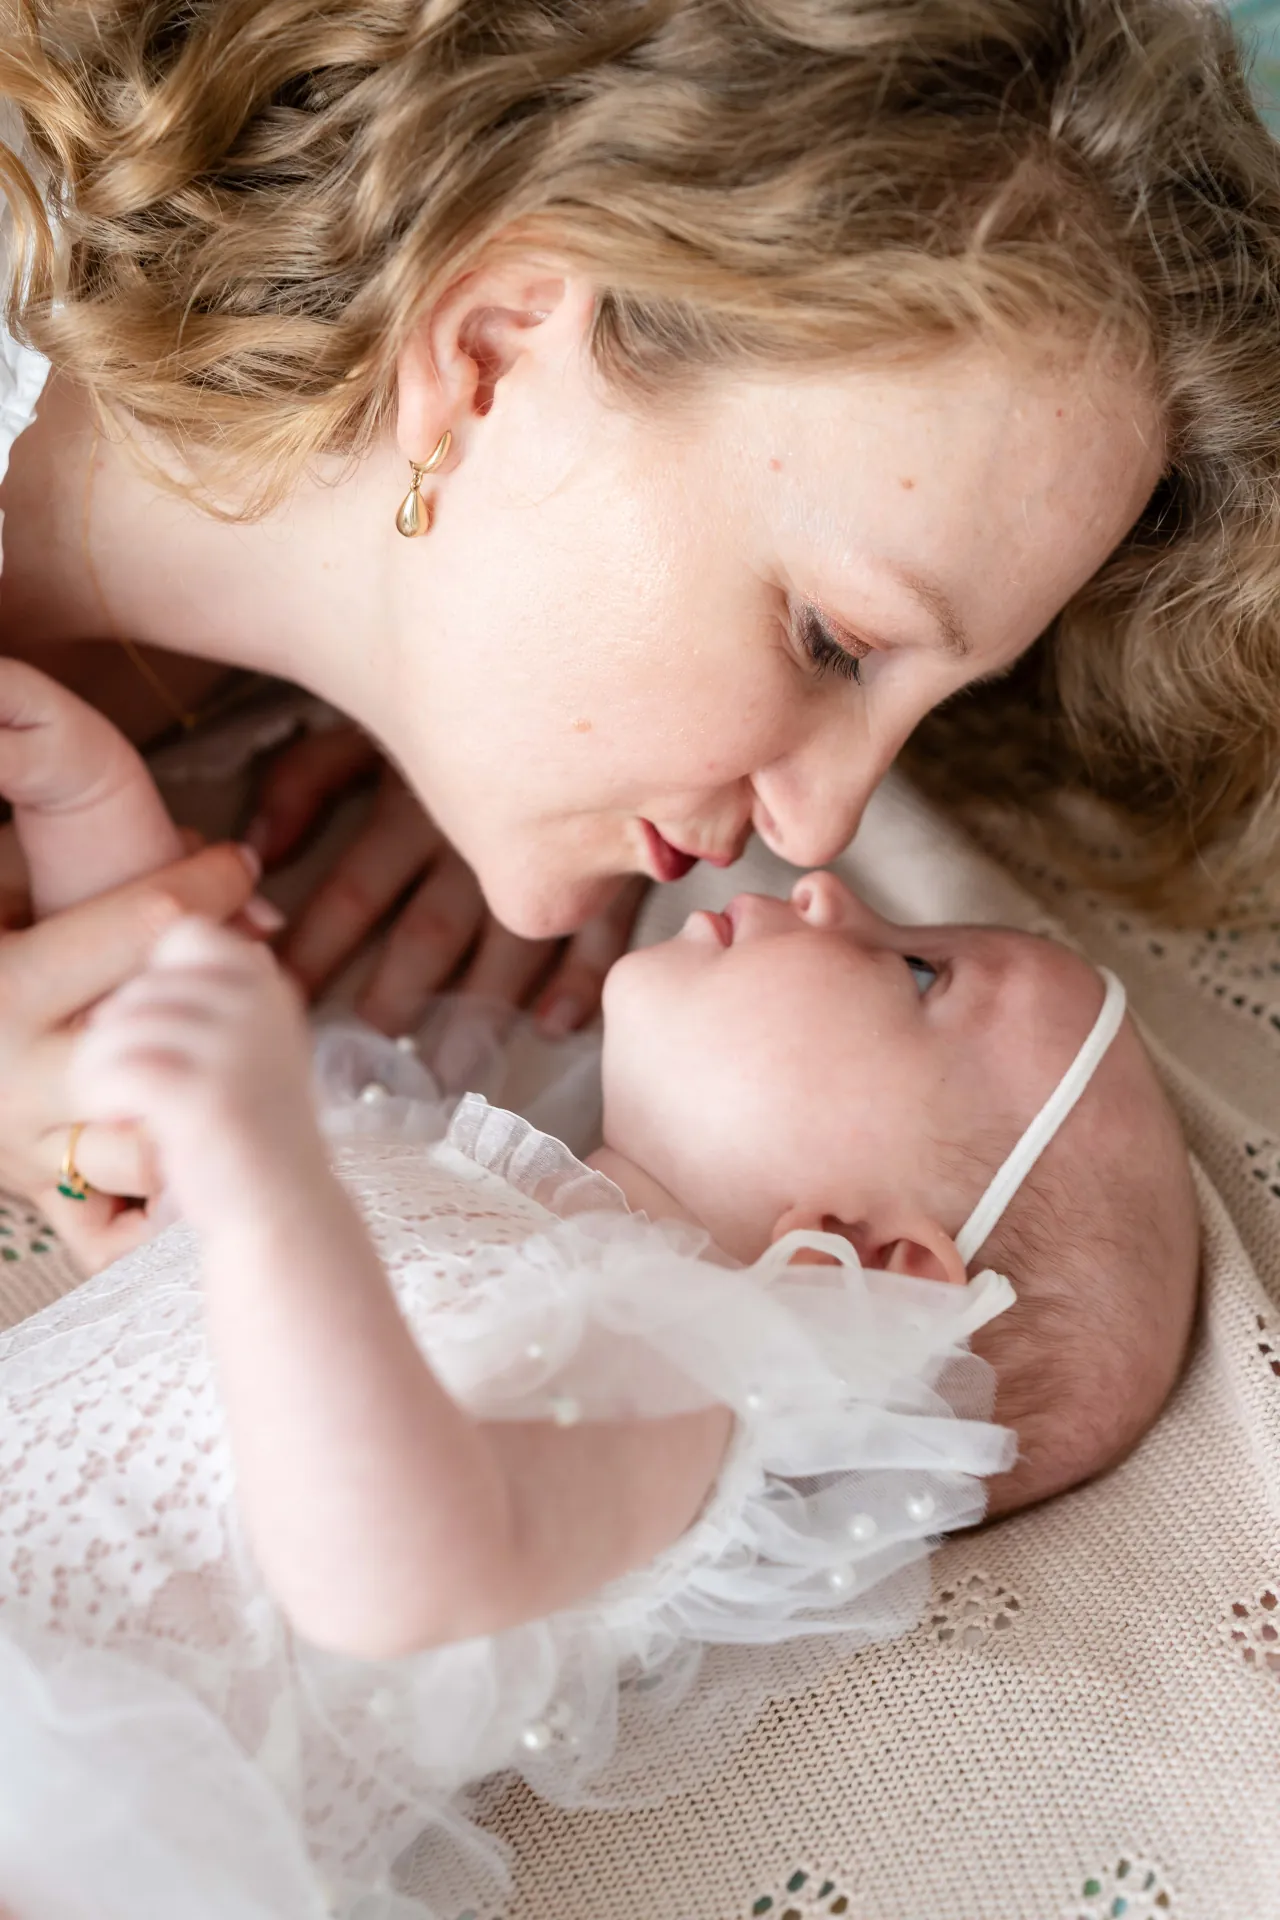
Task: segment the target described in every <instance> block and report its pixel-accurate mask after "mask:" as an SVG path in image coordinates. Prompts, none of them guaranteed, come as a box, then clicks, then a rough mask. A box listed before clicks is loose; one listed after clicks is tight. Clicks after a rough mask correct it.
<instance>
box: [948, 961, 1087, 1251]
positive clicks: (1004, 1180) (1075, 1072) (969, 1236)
mask: <svg viewBox="0 0 1280 1920" xmlns="http://www.w3.org/2000/svg"><path fill="white" fill-rule="evenodd" d="M1098 971H1099V972H1100V973H1101V975H1102V978H1103V980H1104V981H1105V983H1106V989H1107V991H1106V995H1105V997H1104V999H1103V1002H1102V1011H1101V1012H1100V1013H1099V1015H1098V1017H1097V1019H1096V1020H1095V1021H1094V1024H1093V1028H1092V1031H1091V1032H1090V1034H1089V1036H1088V1038H1087V1039H1086V1041H1085V1043H1084V1045H1083V1046H1082V1047H1081V1049H1080V1051H1079V1053H1078V1054H1077V1055H1076V1057H1075V1059H1074V1060H1073V1061H1072V1062H1071V1065H1070V1066H1069V1067H1068V1068H1067V1071H1066V1072H1065V1073H1064V1074H1063V1076H1062V1078H1061V1080H1060V1081H1059V1082H1058V1085H1057V1087H1056V1088H1055V1089H1054V1091H1053V1093H1051V1094H1050V1096H1049V1098H1048V1099H1047V1100H1046V1101H1045V1103H1044V1105H1043V1106H1042V1107H1041V1109H1040V1111H1039V1113H1038V1114H1037V1115H1036V1117H1035V1119H1034V1120H1033V1121H1032V1122H1031V1125H1030V1126H1029V1127H1028V1128H1027V1130H1026V1132H1025V1133H1024V1134H1023V1136H1022V1138H1021V1140H1019V1142H1018V1144H1017V1146H1016V1147H1015V1148H1014V1149H1013V1152H1012V1153H1011V1154H1010V1155H1009V1157H1008V1159H1007V1160H1006V1161H1005V1163H1004V1165H1003V1166H1002V1167H1001V1168H1000V1169H999V1171H998V1172H997V1174H996V1176H995V1178H994V1179H993V1180H992V1182H991V1185H990V1186H989V1187H988V1188H987V1190H986V1192H985V1193H984V1194H983V1196H982V1198H981V1200H979V1202H978V1204H977V1206H976V1207H975V1208H974V1210H973V1212H972V1213H971V1214H970V1215H969V1218H968V1219H967V1220H966V1221H965V1223H964V1225H963V1227H961V1229H960V1231H959V1233H958V1234H957V1235H956V1251H957V1252H958V1253H959V1255H960V1258H961V1259H962V1260H963V1261H964V1264H965V1266H966V1267H967V1266H969V1264H970V1263H971V1261H972V1260H973V1258H974V1256H975V1254H976V1253H977V1252H978V1249H979V1248H980V1247H982V1246H984V1245H985V1244H986V1242H987V1241H988V1240H989V1239H990V1238H991V1235H992V1234H993V1233H994V1232H995V1230H996V1228H997V1227H998V1226H999V1224H1000V1222H1001V1220H1002V1219H1003V1218H1004V1214H1005V1210H1006V1208H1007V1207H1008V1205H1009V1203H1010V1201H1011V1200H1012V1199H1013V1196H1014V1195H1015V1194H1016V1193H1017V1191H1018V1188H1019V1187H1020V1186H1021V1185H1022V1183H1023V1181H1024V1180H1025V1179H1026V1177H1027V1175H1028V1174H1029V1173H1030V1171H1031V1169H1032V1167H1034V1165H1035V1163H1036V1161H1037V1160H1038V1159H1039V1158H1040V1155H1041V1154H1042V1153H1043V1152H1044V1150H1045V1148H1046V1147H1047V1146H1048V1145H1049V1142H1050V1141H1051V1140H1052V1139H1053V1138H1054V1135H1055V1134H1056V1133H1057V1132H1058V1130H1059V1128H1060V1127H1061V1126H1062V1123H1063V1121H1064V1120H1065V1119H1066V1117H1067V1115H1068V1114H1069V1113H1070V1112H1071V1109H1072V1108H1073V1107H1074V1106H1075V1104H1076V1102H1077V1101H1078V1100H1079V1098H1080V1096H1081V1094H1082V1093H1083V1092H1084V1090H1085V1088H1086V1087H1087V1086H1088V1084H1089V1082H1090V1081H1091V1080H1092V1078H1093V1076H1094V1074H1095V1073H1096V1072H1097V1070H1098V1067H1099V1065H1100V1063H1101V1061H1102V1059H1103V1057H1104V1055H1105V1054H1106V1051H1107V1049H1108V1047H1109V1046H1110V1045H1111V1042H1112V1041H1113V1040H1114V1039H1115V1037H1116V1034H1117V1033H1118V1032H1119V1031H1120V1023H1121V1021H1122V1020H1123V1019H1124V1003H1125V993H1124V987H1123V985H1122V984H1121V982H1120V981H1119V980H1117V979H1116V976H1115V975H1114V973H1109V972H1108V971H1107V969H1106V968H1105V967H1100V968H1099V969H1098Z"/></svg>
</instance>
